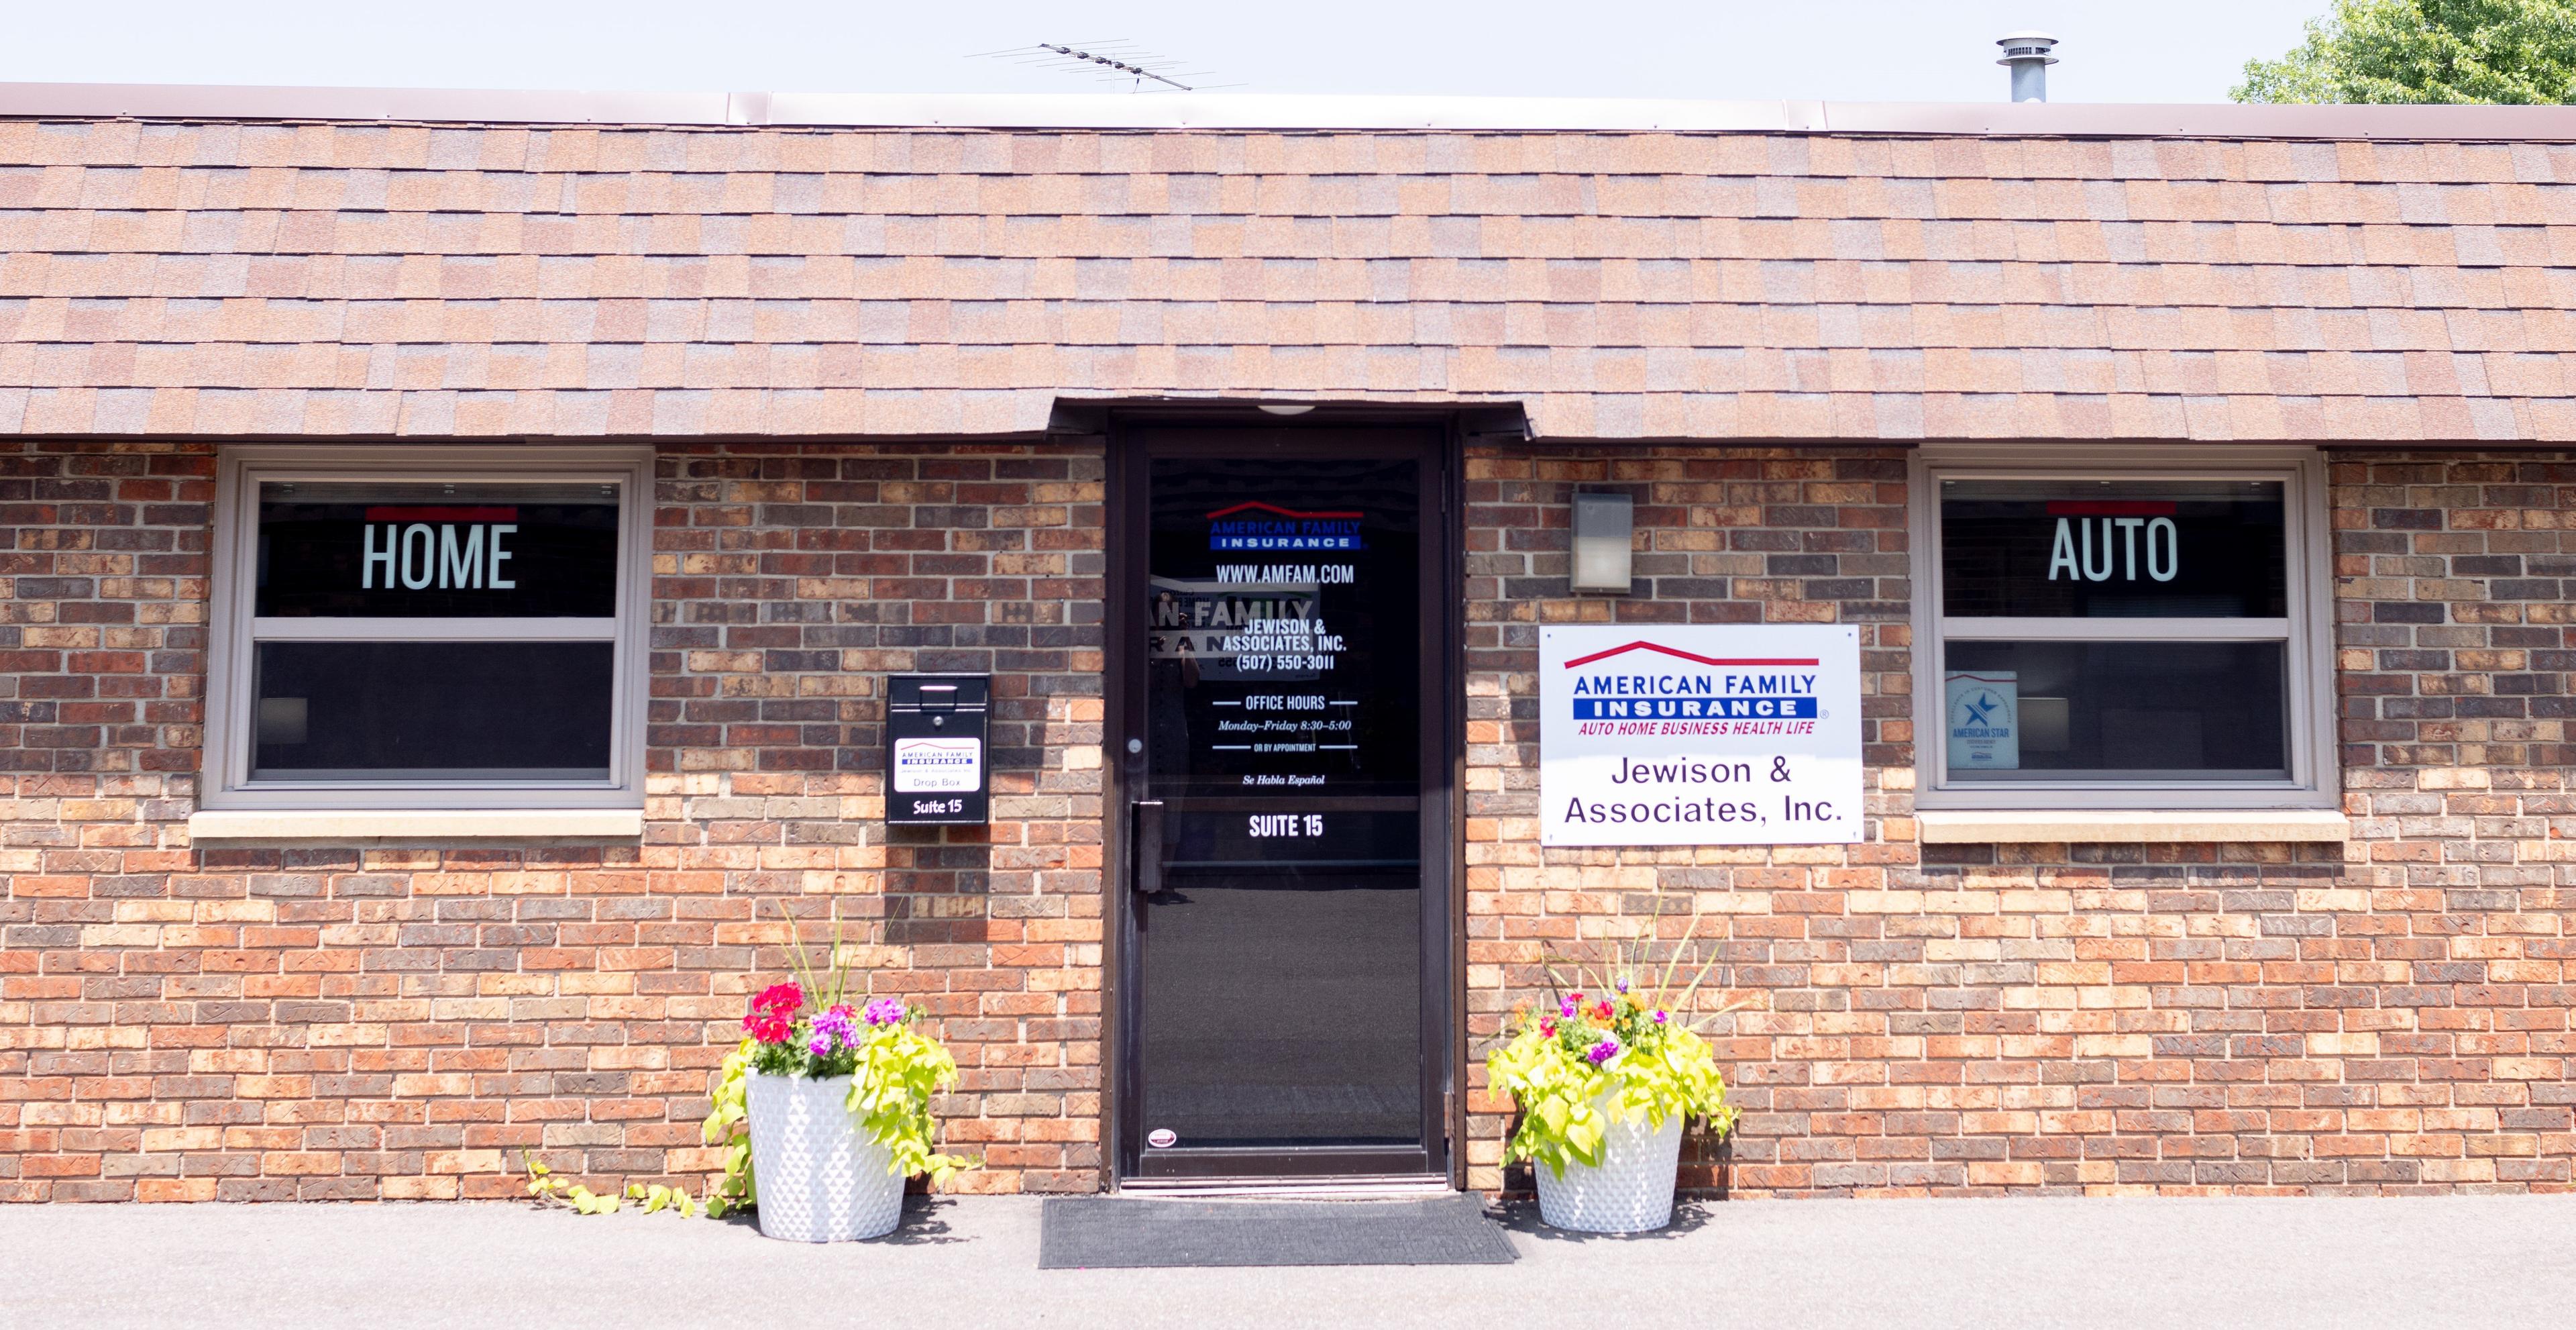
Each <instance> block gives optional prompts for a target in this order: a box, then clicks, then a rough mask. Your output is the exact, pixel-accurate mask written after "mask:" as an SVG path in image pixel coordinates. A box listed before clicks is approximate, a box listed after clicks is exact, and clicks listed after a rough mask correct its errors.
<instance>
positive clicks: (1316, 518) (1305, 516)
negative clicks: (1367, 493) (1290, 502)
mask: <svg viewBox="0 0 2576 1330" xmlns="http://www.w3.org/2000/svg"><path fill="white" fill-rule="evenodd" d="M1249 512H1264V513H1275V514H1277V515H1278V516H1281V517H1294V518H1299V519H1302V520H1305V521H1310V522H1321V521H1350V522H1356V521H1358V520H1360V519H1361V518H1363V517H1366V516H1368V514H1366V513H1339V512H1335V513H1308V512H1300V511H1298V510H1297V509H1295V508H1282V507H1280V506H1279V505H1278V504H1275V503H1263V502H1262V501H1260V500H1259V499H1254V500H1251V501H1250V502H1247V503H1238V504H1236V505H1234V506H1233V507H1231V508H1219V509H1217V510H1216V511H1215V512H1212V513H1209V514H1208V515H1207V520H1209V521H1211V522H1213V521H1215V520H1217V519H1218V518H1220V517H1232V516H1234V515H1235V514H1237V513H1249Z"/></svg>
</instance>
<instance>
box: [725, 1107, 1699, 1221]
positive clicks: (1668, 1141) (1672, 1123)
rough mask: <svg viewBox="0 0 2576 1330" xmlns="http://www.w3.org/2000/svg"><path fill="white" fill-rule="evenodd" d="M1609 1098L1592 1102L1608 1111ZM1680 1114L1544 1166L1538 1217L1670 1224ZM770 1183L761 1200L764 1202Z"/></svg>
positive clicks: (1630, 1128)
mask: <svg viewBox="0 0 2576 1330" xmlns="http://www.w3.org/2000/svg"><path fill="white" fill-rule="evenodd" d="M1608 1099H1609V1096H1608V1095H1606V1094H1605V1095H1603V1096H1602V1097H1601V1098H1599V1099H1595V1100H1594V1101H1593V1106H1594V1107H1596V1108H1604V1109H1605V1110H1606V1107H1607V1101H1608ZM1681 1158H1682V1115H1681V1114H1679V1113H1676V1114H1674V1115H1672V1116H1671V1117H1668V1118H1666V1119H1664V1125H1662V1126H1660V1127H1658V1126H1655V1125H1653V1124H1651V1123H1649V1122H1648V1121H1646V1119H1645V1118H1643V1117H1638V1118H1632V1119H1629V1120H1627V1121H1624V1122H1622V1121H1618V1120H1615V1119H1614V1120H1613V1121H1612V1122H1611V1123H1610V1128H1609V1133H1608V1135H1607V1136H1606V1137H1605V1138H1604V1139H1603V1140H1602V1142H1601V1162H1600V1164H1599V1165H1597V1166H1595V1165H1589V1164H1581V1163H1572V1162H1569V1163H1567V1164H1566V1166H1565V1176H1564V1177H1561V1178H1560V1177H1558V1176H1557V1175H1556V1170H1555V1169H1552V1168H1550V1167H1548V1166H1547V1165H1546V1164H1543V1163H1542V1164H1537V1165H1534V1166H1533V1167H1534V1168H1535V1170H1536V1172H1537V1174H1538V1217H1539V1218H1540V1219H1542V1220H1544V1221H1546V1222H1547V1223H1548V1224H1549V1225H1551V1226H1553V1227H1556V1228H1563V1229H1572V1230H1574V1231H1576V1232H1579V1233H1643V1232H1646V1231H1648V1230H1650V1229H1658V1228H1662V1227H1663V1226H1664V1225H1666V1224H1669V1223H1671V1222H1673V1181H1674V1177H1675V1175H1676V1172H1677V1170H1678V1169H1679V1168H1680V1167H1681ZM768 1187H769V1182H768V1179H766V1178H763V1179H762V1180H761V1196H762V1198H763V1199H764V1200H765V1199H766V1198H767V1197H768V1194H769V1192H768Z"/></svg>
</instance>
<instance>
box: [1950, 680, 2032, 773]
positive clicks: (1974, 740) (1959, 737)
mask: <svg viewBox="0 0 2576 1330" xmlns="http://www.w3.org/2000/svg"><path fill="white" fill-rule="evenodd" d="M1943 682H1944V684H1945V685H1946V686H1947V696H1945V697H1944V698H1943V699H1942V702H1943V707H1942V713H1941V715H1942V723H1943V724H1945V725H1947V726H1948V727H1949V730H1950V744H1949V747H1948V749H1947V750H1946V751H1947V753H1948V756H1949V759H1950V769H1951V770H1953V771H2019V770H2020V769H2021V723H2020V722H2021V717H2020V712H2021V707H2020V697H2019V694H2020V692H2021V675H2020V673H2019V672H2018V671H2014V670H1977V671H1970V670H1952V671H1951V672H1950V673H1949V674H1947V675H1945V676H1943Z"/></svg>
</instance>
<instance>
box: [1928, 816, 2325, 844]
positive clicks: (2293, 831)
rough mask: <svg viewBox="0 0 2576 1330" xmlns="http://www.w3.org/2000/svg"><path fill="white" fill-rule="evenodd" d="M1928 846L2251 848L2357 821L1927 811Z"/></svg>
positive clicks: (2315, 836)
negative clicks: (2227, 845)
mask: <svg viewBox="0 0 2576 1330" xmlns="http://www.w3.org/2000/svg"><path fill="white" fill-rule="evenodd" d="M1914 820H1915V824H1916V827H1917V833H1916V834H1917V836H1918V837H1919V838H1920V839H1921V840H1922V842H1923V843H1924V844H1927V845H2015V844H2086V845H2092V844H2126V845H2135V844H2155V845H2176V844H2208V843H2212V842H2221V843H2235V844H2250V843H2254V842H2260V841H2342V840H2345V839H2347V838H2349V837H2350V836H2351V834H2352V821H2351V819H2349V818H2347V817H2345V816H2344V815H2343V814H2341V813H2338V812H2336V811H2334V810H2333V809H2330V808H2267V809H2236V810H2208V809H2204V810H2193V811H2182V812H2165V811H2135V810H2113V809H2076V810H2068V811H2051V812H2020V811H1996V810H1987V809H1977V810H1968V809H1923V810H1918V811H1916V813H1915V814H1914Z"/></svg>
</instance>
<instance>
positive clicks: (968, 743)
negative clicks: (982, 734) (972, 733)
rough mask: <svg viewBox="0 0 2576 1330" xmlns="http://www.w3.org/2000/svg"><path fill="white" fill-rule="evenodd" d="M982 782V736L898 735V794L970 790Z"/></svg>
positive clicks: (896, 771) (896, 764)
mask: <svg viewBox="0 0 2576 1330" xmlns="http://www.w3.org/2000/svg"><path fill="white" fill-rule="evenodd" d="M983 784H984V741H983V740H981V739H897V740H895V741H894V788H895V793H897V794H941V793H946V792H949V791H953V790H965V791H968V792H970V793H971V792H973V791H975V790H977V789H980V788H982V787H983Z"/></svg>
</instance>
